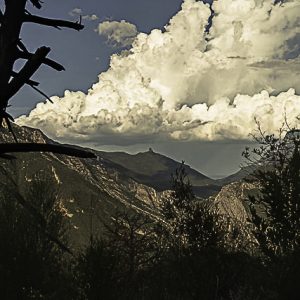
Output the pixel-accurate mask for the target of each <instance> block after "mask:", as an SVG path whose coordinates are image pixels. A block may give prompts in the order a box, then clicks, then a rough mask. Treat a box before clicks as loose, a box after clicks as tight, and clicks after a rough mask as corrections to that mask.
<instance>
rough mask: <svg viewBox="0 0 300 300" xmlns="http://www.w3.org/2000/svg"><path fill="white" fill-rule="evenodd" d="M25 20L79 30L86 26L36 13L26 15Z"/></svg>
mask: <svg viewBox="0 0 300 300" xmlns="http://www.w3.org/2000/svg"><path fill="white" fill-rule="evenodd" d="M24 22H31V23H37V24H40V25H45V26H51V27H55V28H59V27H65V28H71V29H75V30H78V31H79V30H82V29H83V28H84V26H83V25H82V24H81V23H79V22H70V21H66V20H59V19H48V18H43V17H39V16H35V15H28V14H26V15H25V16H24Z"/></svg>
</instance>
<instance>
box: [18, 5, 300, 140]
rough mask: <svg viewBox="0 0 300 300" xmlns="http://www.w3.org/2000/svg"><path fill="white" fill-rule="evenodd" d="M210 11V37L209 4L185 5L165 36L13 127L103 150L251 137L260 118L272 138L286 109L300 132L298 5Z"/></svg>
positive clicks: (143, 37)
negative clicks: (161, 141)
mask: <svg viewBox="0 0 300 300" xmlns="http://www.w3.org/2000/svg"><path fill="white" fill-rule="evenodd" d="M214 10H215V12H216V16H215V17H214V19H213V25H212V27H211V29H210V33H209V35H208V36H207V34H206V33H205V27H206V25H207V22H208V18H209V16H210V10H209V8H208V6H206V5H204V4H203V3H202V2H200V1H195V0H185V1H184V3H183V5H182V9H181V11H179V12H178V13H177V15H175V16H174V17H173V18H172V19H171V20H170V23H169V24H168V25H167V26H166V28H165V31H164V32H162V31H161V30H157V29H155V30H153V31H152V32H151V33H150V34H148V35H147V34H144V33H140V34H138V36H137V37H136V39H135V40H134V42H133V46H132V49H131V50H130V51H124V52H122V53H120V54H115V55H113V56H112V57H111V63H110V68H109V69H108V70H107V71H106V72H104V73H102V74H100V75H99V82H98V83H96V84H94V85H93V86H92V88H91V89H90V90H89V92H88V93H87V95H86V94H84V93H82V92H68V91H67V92H66V93H65V95H64V97H62V98H59V97H52V100H53V101H54V104H51V103H45V104H44V103H40V104H38V105H37V107H36V108H35V109H34V110H33V111H32V112H31V113H30V114H29V116H28V117H26V116H22V117H20V118H19V119H18V120H17V122H18V123H19V124H22V125H23V124H24V125H30V126H36V127H39V128H41V129H43V130H44V131H45V132H46V133H48V134H49V135H50V136H52V137H60V138H61V139H62V140H66V141H72V140H73V141H74V140H77V142H82V143H83V142H96V143H103V144H108V143H114V144H116V143H119V144H122V143H135V142H137V141H139V142H140V141H141V140H142V141H143V140H145V141H146V140H147V141H148V140H153V139H164V140H165V139H167V138H169V139H179V140H218V139H247V138H248V135H249V133H250V132H252V131H253V130H255V129H256V124H255V121H254V118H255V117H257V118H258V119H259V120H260V121H261V123H262V127H263V128H264V129H265V130H267V131H269V132H273V131H275V130H277V129H278V127H280V125H281V124H282V121H283V118H284V113H285V112H286V114H287V116H288V119H289V121H290V122H291V123H293V122H295V123H293V124H292V125H298V126H300V124H298V123H299V121H298V120H297V117H298V115H300V96H298V95H297V93H299V92H300V89H299V87H300V76H299V73H300V69H299V66H300V59H299V53H300V49H299V44H298V43H297V42H295V41H298V40H299V34H300V17H299V16H300V3H299V1H298V0H290V1H288V2H285V3H284V4H281V5H274V4H273V0H219V1H218V2H214ZM123 22H125V21H123ZM110 23H111V22H110ZM102 24H103V23H102ZM111 34H113V31H111ZM290 88H294V89H290ZM297 88H298V89H297ZM270 93H272V95H273V96H272V95H270ZM274 95H277V96H274Z"/></svg>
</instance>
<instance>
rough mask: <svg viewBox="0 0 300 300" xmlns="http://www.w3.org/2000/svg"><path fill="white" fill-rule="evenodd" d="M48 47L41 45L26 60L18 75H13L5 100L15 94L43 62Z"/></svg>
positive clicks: (48, 50) (48, 49)
mask: <svg viewBox="0 0 300 300" xmlns="http://www.w3.org/2000/svg"><path fill="white" fill-rule="evenodd" d="M50 50H51V49H50V48H48V47H41V48H39V49H37V51H36V52H35V54H34V55H32V56H31V58H30V59H29V60H28V61H27V62H26V64H25V65H24V67H23V68H22V69H21V71H20V72H19V73H18V76H16V77H14V78H13V79H12V80H11V82H10V83H9V85H8V94H7V100H8V99H9V98H11V97H12V96H13V95H15V94H16V93H17V92H18V91H19V90H20V88H21V87H22V86H23V85H24V84H26V82H27V81H28V80H29V79H30V77H31V76H32V75H33V74H34V73H35V72H36V71H37V70H38V68H39V67H40V66H41V64H42V63H43V61H44V59H45V58H46V56H47V55H48V53H49V52H50Z"/></svg>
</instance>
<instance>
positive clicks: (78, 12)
mask: <svg viewBox="0 0 300 300" xmlns="http://www.w3.org/2000/svg"><path fill="white" fill-rule="evenodd" d="M81 14H82V9H81V8H79V7H75V8H74V9H72V10H71V11H70V12H69V15H70V16H72V17H75V16H78V15H81Z"/></svg>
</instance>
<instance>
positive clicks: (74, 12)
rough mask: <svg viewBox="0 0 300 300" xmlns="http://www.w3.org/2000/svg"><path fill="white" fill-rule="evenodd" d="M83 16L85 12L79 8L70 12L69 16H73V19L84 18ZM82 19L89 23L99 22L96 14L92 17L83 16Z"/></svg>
mask: <svg viewBox="0 0 300 300" xmlns="http://www.w3.org/2000/svg"><path fill="white" fill-rule="evenodd" d="M82 14H83V10H82V9H81V8H79V7H76V8H74V9H72V10H71V11H70V12H69V15H70V16H72V17H78V16H82ZM82 19H83V20H87V21H96V20H98V19H99V18H98V16H97V15H95V14H91V15H83V16H82Z"/></svg>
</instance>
